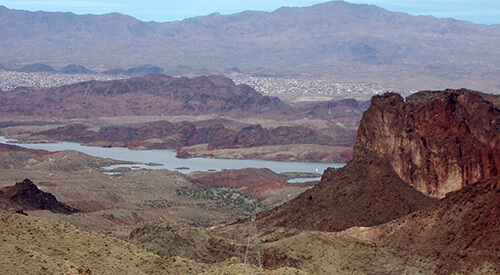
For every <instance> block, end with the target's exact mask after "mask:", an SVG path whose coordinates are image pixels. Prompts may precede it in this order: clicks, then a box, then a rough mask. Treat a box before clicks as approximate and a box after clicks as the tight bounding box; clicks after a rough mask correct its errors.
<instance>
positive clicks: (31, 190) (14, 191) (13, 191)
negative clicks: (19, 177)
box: [0, 179, 79, 214]
mask: <svg viewBox="0 0 500 275" xmlns="http://www.w3.org/2000/svg"><path fill="white" fill-rule="evenodd" d="M0 208H3V209H10V208H15V209H16V208H17V209H18V210H49V211H52V212H56V213H62V214H72V213H76V212H79V210H78V209H74V208H72V207H71V206H68V205H66V204H64V203H61V202H59V201H58V200H57V199H56V197H54V195H52V194H51V193H46V192H43V191H41V190H40V189H38V187H37V186H36V185H35V184H34V183H33V182H32V181H31V180H29V179H25V180H24V181H22V182H17V183H16V184H15V185H14V186H10V187H4V188H1V189H0Z"/></svg>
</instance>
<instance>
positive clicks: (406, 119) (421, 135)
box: [354, 89, 500, 198]
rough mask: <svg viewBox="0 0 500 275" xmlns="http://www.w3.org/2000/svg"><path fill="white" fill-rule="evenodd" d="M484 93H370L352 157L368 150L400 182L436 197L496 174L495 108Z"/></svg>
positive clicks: (498, 128)
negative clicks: (400, 180)
mask: <svg viewBox="0 0 500 275" xmlns="http://www.w3.org/2000/svg"><path fill="white" fill-rule="evenodd" d="M498 97H500V96H498ZM485 98H489V99H492V96H491V95H484V94H482V93H479V92H474V91H470V90H465V89H461V90H446V91H443V92H420V93H416V94H414V95H412V96H409V97H408V98H407V99H406V102H405V100H404V99H403V98H402V97H401V96H400V95H397V94H384V95H381V96H375V97H373V99H372V103H371V106H370V108H368V110H367V111H366V112H365V113H364V114H363V118H362V120H361V123H360V127H359V129H358V137H357V142H356V145H355V148H354V158H356V159H358V160H359V159H361V158H363V157H364V156H365V155H366V154H367V152H373V153H375V154H376V155H377V156H378V157H380V158H382V159H386V160H388V161H389V163H390V165H391V167H392V168H393V169H394V171H395V172H396V173H397V174H398V175H399V176H400V177H401V178H402V179H403V180H404V181H406V182H408V183H409V184H411V185H412V186H413V187H415V188H416V189H417V190H419V191H421V192H423V193H425V194H429V195H431V196H435V197H439V198H441V197H444V196H445V195H446V194H447V193H449V192H451V191H455V190H459V189H461V188H462V187H464V186H467V185H470V184H472V183H475V182H479V181H485V180H487V179H489V178H491V177H494V176H497V175H498V174H499V171H500V110H499V108H498V107H497V106H495V104H494V103H492V101H489V100H486V99H485ZM493 99H494V98H493ZM493 102H494V101H493Z"/></svg>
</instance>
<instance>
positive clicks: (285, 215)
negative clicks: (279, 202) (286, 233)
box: [259, 155, 434, 231]
mask: <svg viewBox="0 0 500 275" xmlns="http://www.w3.org/2000/svg"><path fill="white" fill-rule="evenodd" d="M433 202H434V199H432V198H429V197H427V196H425V195H423V194H421V193H420V192H418V191H416V190H414V189H413V188H412V187H411V186H410V185H408V184H407V183H406V182H405V181H403V180H402V179H401V178H400V177H399V176H398V175H397V174H396V173H395V172H394V170H392V168H391V167H390V165H389V163H388V162H387V161H385V160H382V159H378V158H376V157H375V156H368V155H367V156H365V158H364V159H363V160H358V161H356V162H354V161H351V162H349V163H348V164H347V165H346V166H345V167H342V168H339V169H333V168H329V169H327V170H326V171H325V173H324V174H323V177H322V179H321V182H320V183H319V184H318V185H316V186H315V187H314V188H312V189H310V190H308V191H306V192H304V193H302V194H300V195H299V196H298V197H297V198H295V199H293V200H291V201H290V202H288V203H286V204H284V205H283V206H280V207H277V208H275V209H273V210H272V211H271V212H268V213H266V214H264V215H263V216H261V217H260V219H259V222H260V223H261V224H263V225H265V226H283V227H293V228H300V229H311V230H323V231H341V230H344V229H347V228H350V227H353V226H373V225H377V224H382V223H385V222H388V221H391V220H393V219H396V218H398V217H402V216H404V215H406V214H408V213H411V212H414V211H416V210H419V209H422V208H424V207H426V206H428V205H430V204H432V203H433Z"/></svg>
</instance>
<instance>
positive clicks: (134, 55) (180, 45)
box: [0, 1, 500, 91]
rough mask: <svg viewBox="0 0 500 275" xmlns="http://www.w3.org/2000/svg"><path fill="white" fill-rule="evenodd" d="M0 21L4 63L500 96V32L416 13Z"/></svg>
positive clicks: (319, 8) (326, 7) (11, 13)
mask: <svg viewBox="0 0 500 275" xmlns="http://www.w3.org/2000/svg"><path fill="white" fill-rule="evenodd" d="M0 20H1V21H2V22H4V23H5V24H2V26H0V37H3V38H4V39H2V41H1V42H0V56H2V58H3V59H2V60H0V61H1V62H2V63H4V64H7V65H9V66H10V63H20V65H21V66H22V65H26V64H32V63H34V62H46V63H49V65H52V66H54V67H58V66H60V67H62V66H65V65H67V64H73V63H74V64H82V65H84V66H86V67H89V68H94V67H101V68H102V67H103V66H108V67H109V68H116V67H132V66H137V65H138V64H152V65H153V66H159V67H163V68H166V69H173V68H176V67H177V66H190V67H193V68H195V69H202V68H206V69H225V68H230V67H235V66H237V67H238V68H240V69H241V70H243V71H246V72H256V73H257V74H259V73H260V72H267V74H273V75H297V74H299V75H307V76H310V75H334V76H335V78H343V79H344V80H350V81H352V80H353V79H357V80H359V79H360V78H363V80H364V81H366V79H368V78H369V79H370V80H371V81H372V82H379V83H380V82H390V84H401V85H404V84H403V83H407V84H406V86H407V87H406V88H408V87H409V86H417V85H420V87H419V88H420V89H437V88H443V86H445V85H448V86H449V85H453V87H456V86H460V87H472V86H473V85H474V86H476V85H478V86H477V87H478V89H482V90H496V91H498V88H495V85H498V84H499V83H498V77H497V76H498V74H497V71H498V70H499V67H498V64H500V62H499V61H500V55H499V53H498V52H497V51H495V49H498V48H500V45H499V42H498V39H497V37H498V36H499V34H500V27H499V26H498V25H491V26H487V25H481V24H472V23H469V22H463V21H457V20H453V19H436V18H434V17H430V16H411V15H408V14H403V13H395V12H390V11H387V10H384V9H382V8H379V7H377V6H373V5H357V4H351V3H348V2H344V1H331V2H327V3H323V4H318V5H314V6H311V7H306V8H280V9H278V10H276V11H274V12H270V13H268V12H253V11H246V12H242V13H238V14H232V15H220V14H218V13H214V14H211V15H208V16H200V17H195V18H190V19H186V20H183V21H178V22H169V23H156V22H141V21H138V20H136V19H134V18H132V17H130V16H125V15H121V14H116V13H114V14H105V15H99V16H96V15H75V14H72V13H49V12H27V11H18V10H10V9H7V8H5V7H1V8H0ZM117 41H119V43H117ZM431 45H432V46H431ZM456 64H460V66H456ZM335 68H341V69H335ZM489 73H492V75H489ZM260 74H261V73H260ZM389 75H390V78H389V77H388V76H389ZM425 80H430V81H425ZM433 83H436V84H433ZM443 84H445V85H443ZM422 85H426V86H425V87H422ZM427 85H428V86H427ZM436 86H438V87H436ZM417 87H418V86H417ZM417 87H412V88H415V89H416V88H417Z"/></svg>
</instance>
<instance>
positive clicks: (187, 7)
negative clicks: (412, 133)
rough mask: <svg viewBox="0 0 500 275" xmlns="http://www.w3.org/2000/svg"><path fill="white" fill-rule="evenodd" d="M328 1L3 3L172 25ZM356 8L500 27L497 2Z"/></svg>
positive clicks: (389, 0) (369, 0) (413, 1)
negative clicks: (212, 15)
mask: <svg viewBox="0 0 500 275" xmlns="http://www.w3.org/2000/svg"><path fill="white" fill-rule="evenodd" d="M325 2H327V1H317V0H252V1H228V0H216V1H203V0H186V1H182V2H180V1H159V0H144V1H141V2H138V1H131V0H126V1H118V0H93V1H85V0H71V1H66V0H51V1H46V0H25V1H13V0H7V1H0V5H3V6H5V7H7V8H9V9H18V10H28V11H49V12H73V13H75V14H105V13H112V12H117V13H122V14H126V15H130V16H132V17H134V18H136V19H138V20H141V21H156V22H171V21H177V20H183V19H187V18H191V17H196V16H204V15H208V14H211V13H215V12H218V13H221V14H234V13H239V12H243V11H246V10H253V11H267V12H271V11H274V10H276V9H278V8H280V7H284V6H287V7H306V6H312V5H315V4H320V3H325ZM346 2H349V3H355V4H373V5H377V6H379V7H381V8H384V9H387V10H390V11H394V12H405V13H408V14H411V15H432V16H435V17H437V18H455V19H457V20H465V21H470V22H473V23H480V24H500V1H497V0H477V1H472V0H455V1H450V0H408V1H401V0H361V1H356V0H353V1H346Z"/></svg>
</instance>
